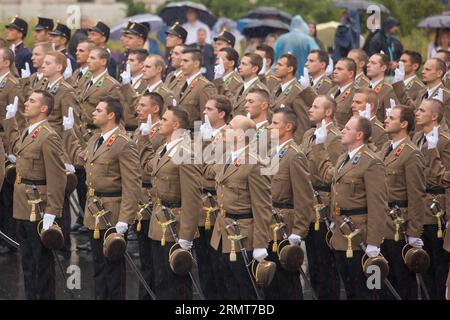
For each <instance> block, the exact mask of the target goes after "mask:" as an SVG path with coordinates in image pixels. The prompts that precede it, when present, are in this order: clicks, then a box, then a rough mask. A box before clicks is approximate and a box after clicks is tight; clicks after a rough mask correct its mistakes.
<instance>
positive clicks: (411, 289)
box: [378, 106, 426, 300]
mask: <svg viewBox="0 0 450 320" xmlns="http://www.w3.org/2000/svg"><path fill="white" fill-rule="evenodd" d="M414 122H415V116H414V111H412V110H411V109H410V108H409V107H406V106H396V107H395V108H394V109H392V111H391V112H390V113H389V116H387V117H386V120H385V126H386V132H387V133H388V134H389V137H390V138H391V140H390V141H389V142H387V143H386V144H385V145H384V146H383V148H382V149H381V150H380V151H379V152H378V156H379V157H380V158H381V159H383V161H384V164H385V166H386V173H387V185H388V201H389V202H388V205H389V208H390V209H393V208H394V207H395V206H398V207H399V208H400V210H401V213H400V214H399V215H400V218H403V219H404V220H405V223H404V225H403V228H404V230H405V231H406V235H407V241H408V242H407V243H408V244H410V245H412V246H414V247H422V246H423V241H422V240H421V239H420V236H421V235H422V230H423V229H422V227H423V222H424V216H425V211H426V208H425V160H424V158H423V156H422V154H421V153H420V150H419V149H418V148H417V146H416V145H415V144H413V143H412V141H411V139H410V138H409V133H410V132H411V131H412V130H413V128H414ZM384 238H385V239H384V242H383V244H382V245H381V250H382V253H383V255H384V257H385V258H386V259H387V260H388V261H389V275H388V278H389V280H390V282H391V283H392V285H393V286H394V287H395V289H396V290H397V292H398V293H399V295H400V296H401V297H402V299H408V300H410V299H416V298H417V292H416V289H417V288H416V283H415V277H414V274H413V273H412V272H411V271H409V269H408V268H407V267H406V265H405V263H404V261H403V259H402V249H403V247H404V246H405V244H406V242H405V239H404V236H403V234H402V232H401V230H397V229H396V224H395V223H394V220H393V219H392V218H388V219H387V228H386V234H385V235H384Z"/></svg>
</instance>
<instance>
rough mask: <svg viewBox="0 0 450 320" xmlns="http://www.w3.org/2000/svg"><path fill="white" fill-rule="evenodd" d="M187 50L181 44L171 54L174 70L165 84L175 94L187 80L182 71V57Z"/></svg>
mask: <svg viewBox="0 0 450 320" xmlns="http://www.w3.org/2000/svg"><path fill="white" fill-rule="evenodd" d="M186 48H187V47H186V46H185V45H184V44H180V45H177V46H175V47H174V48H173V49H172V51H171V52H170V63H171V66H172V68H173V70H172V71H171V72H170V73H169V74H168V75H167V76H166V78H165V81H164V84H165V85H166V86H167V87H168V88H169V89H170V90H172V91H173V92H175V91H177V90H179V88H181V86H182V85H183V83H184V81H185V80H186V77H185V76H184V74H183V70H181V56H182V55H183V51H184V50H185V49H186ZM166 72H167V68H166Z"/></svg>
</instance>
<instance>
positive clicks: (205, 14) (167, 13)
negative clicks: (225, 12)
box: [159, 1, 217, 28]
mask: <svg viewBox="0 0 450 320" xmlns="http://www.w3.org/2000/svg"><path fill="white" fill-rule="evenodd" d="M188 8H191V9H196V10H197V11H198V19H199V20H200V21H202V22H203V23H206V24H207V25H208V26H209V27H210V28H212V27H213V26H214V25H215V24H216V22H217V18H216V17H214V16H213V14H212V13H211V11H209V10H208V8H206V7H205V6H204V5H203V4H200V3H195V2H191V1H182V2H173V3H169V4H167V5H166V6H165V7H164V8H163V9H162V10H161V12H160V13H159V16H160V17H161V18H162V19H163V20H164V22H165V23H167V25H169V26H171V25H173V24H174V23H175V22H177V21H178V22H179V23H180V24H183V23H185V22H186V21H187V20H186V13H187V9H188Z"/></svg>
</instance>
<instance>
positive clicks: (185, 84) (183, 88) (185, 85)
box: [180, 81, 188, 97]
mask: <svg viewBox="0 0 450 320" xmlns="http://www.w3.org/2000/svg"><path fill="white" fill-rule="evenodd" d="M187 87H188V83H187V81H186V82H185V83H184V84H183V86H182V87H181V90H180V97H181V96H182V95H183V93H184V91H185V90H186V89H187Z"/></svg>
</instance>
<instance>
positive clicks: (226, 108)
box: [210, 94, 232, 123]
mask: <svg viewBox="0 0 450 320" xmlns="http://www.w3.org/2000/svg"><path fill="white" fill-rule="evenodd" d="M210 100H214V101H215V102H216V108H217V111H218V112H222V111H223V112H225V117H224V120H225V122H226V123H228V121H230V118H231V109H232V106H231V101H230V99H228V97H226V96H224V95H221V94H219V95H216V96H212V97H211V98H210Z"/></svg>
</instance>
